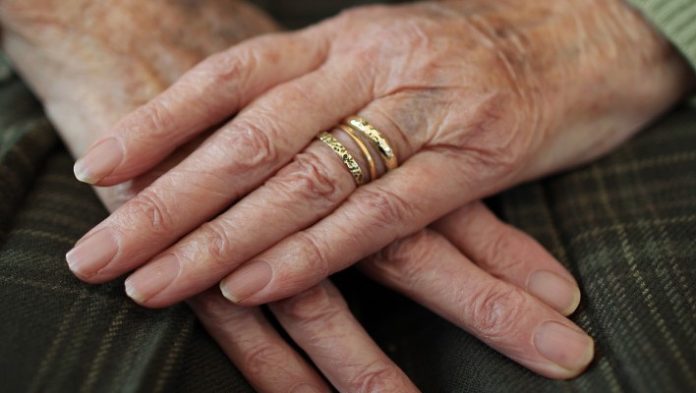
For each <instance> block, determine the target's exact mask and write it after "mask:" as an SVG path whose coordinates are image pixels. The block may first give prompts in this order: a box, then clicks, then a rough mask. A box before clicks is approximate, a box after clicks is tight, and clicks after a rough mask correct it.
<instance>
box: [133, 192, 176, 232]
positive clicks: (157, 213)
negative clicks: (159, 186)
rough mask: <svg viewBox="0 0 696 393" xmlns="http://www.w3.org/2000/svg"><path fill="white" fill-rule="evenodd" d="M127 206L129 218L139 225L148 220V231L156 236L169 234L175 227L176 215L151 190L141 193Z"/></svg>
mask: <svg viewBox="0 0 696 393" xmlns="http://www.w3.org/2000/svg"><path fill="white" fill-rule="evenodd" d="M127 206H128V207H129V210H128V213H127V214H128V216H129V218H130V219H133V218H135V219H134V221H135V222H137V223H139V224H140V223H142V221H141V219H142V218H147V220H145V223H146V224H147V226H148V230H149V231H151V232H152V233H154V234H165V233H169V232H171V231H172V230H173V229H174V227H175V225H174V224H175V220H174V215H173V214H172V212H170V211H169V208H168V207H167V205H166V203H165V202H164V201H163V200H162V199H161V198H160V196H159V195H158V194H157V193H156V192H154V191H152V190H150V189H145V190H143V191H142V192H140V194H138V195H137V196H136V197H135V198H133V199H131V200H130V201H129V202H128V204H127Z"/></svg>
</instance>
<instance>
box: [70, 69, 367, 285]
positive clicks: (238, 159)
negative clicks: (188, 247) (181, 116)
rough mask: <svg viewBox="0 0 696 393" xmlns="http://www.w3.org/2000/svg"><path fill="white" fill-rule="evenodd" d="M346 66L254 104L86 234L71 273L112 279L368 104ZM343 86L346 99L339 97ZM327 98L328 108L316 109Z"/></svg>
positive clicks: (302, 80) (87, 278) (75, 253)
mask: <svg viewBox="0 0 696 393" xmlns="http://www.w3.org/2000/svg"><path fill="white" fill-rule="evenodd" d="M352 68H353V67H329V66H328V65H326V66H324V67H322V68H320V69H319V70H317V71H315V72H314V73H311V74H307V75H305V76H304V77H301V78H299V79H296V80H294V81H292V82H288V83H286V84H283V85H280V86H278V87H276V88H275V89H273V90H271V91H269V92H268V93H267V94H265V95H264V96H262V97H261V98H259V100H257V101H256V102H254V103H252V104H251V106H250V107H248V108H247V109H246V110H245V111H243V112H242V113H240V114H239V115H238V116H237V117H236V118H235V119H234V120H232V121H231V122H230V123H229V124H227V125H226V126H225V127H223V128H221V129H220V130H218V131H217V132H216V133H215V134H213V135H212V136H211V137H210V138H209V139H208V140H207V141H206V142H205V143H204V144H203V145H202V146H201V148H199V149H198V150H197V151H196V152H194V153H193V154H191V155H190V156H189V157H188V158H187V159H186V160H184V161H183V162H182V163H181V164H179V165H178V166H177V167H176V168H174V169H172V170H171V171H170V172H168V173H167V174H166V175H164V176H162V177H160V178H159V179H158V180H157V181H156V182H155V183H153V184H152V185H151V186H150V187H148V188H147V189H145V190H143V191H142V192H141V193H140V194H138V195H137V196H136V197H135V198H133V199H131V200H130V201H129V202H128V203H126V204H125V205H123V206H122V207H121V208H119V209H118V210H117V211H116V212H114V213H113V214H112V215H111V216H110V217H108V218H107V219H106V220H104V221H103V222H102V223H100V224H99V225H97V226H96V227H95V228H94V229H92V230H91V231H90V232H89V233H88V234H87V235H85V237H83V238H82V239H81V240H80V241H79V242H78V243H77V244H76V247H75V248H74V249H73V250H71V251H70V252H69V253H68V255H67V256H66V257H67V260H68V264H69V265H70V268H71V270H72V271H73V272H74V273H75V274H76V275H77V276H78V277H80V278H81V279H83V280H85V281H88V282H93V283H98V282H104V281H108V280H110V279H113V278H115V277H117V276H119V275H121V274H122V273H124V272H126V271H128V270H131V269H133V268H134V267H137V266H139V265H140V264H142V263H144V262H145V261H147V260H148V259H149V258H151V257H152V256H154V255H155V254H156V253H157V252H159V251H160V250H162V249H163V248H165V247H167V246H168V245H169V244H171V242H173V241H174V240H176V239H177V238H179V237H180V236H181V235H183V234H185V233H187V232H189V231H191V230H192V229H194V228H195V227H196V226H198V225H200V223H201V222H203V221H205V220H207V219H210V217H211V216H213V215H214V214H215V213H217V212H219V211H220V209H222V208H224V207H225V206H226V205H228V204H230V203H231V202H232V201H234V200H235V199H237V198H238V197H239V196H241V195H244V194H245V193H247V192H249V191H250V190H252V189H253V188H255V187H257V186H258V185H259V183H260V182H262V181H263V180H264V179H265V178H266V177H267V176H269V175H270V174H271V173H273V172H274V171H276V170H277V169H278V168H279V167H280V166H282V165H283V164H284V163H286V162H287V161H288V160H290V159H291V158H292V156H293V155H294V154H296V153H297V152H298V151H299V150H301V149H302V147H304V146H306V145H307V143H308V142H309V141H310V140H311V139H312V137H313V136H314V135H315V133H316V130H319V129H325V128H328V127H329V126H331V125H332V124H335V123H336V121H337V120H338V119H340V118H341V117H342V116H343V114H345V113H350V112H351V111H353V110H355V109H356V108H359V107H360V106H362V105H364V104H365V103H366V102H367V101H368V100H369V97H368V95H369V89H368V87H367V85H366V84H365V81H364V80H361V77H360V76H359V74H358V73H355V72H352ZM346 86H350V91H351V93H352V94H337V93H338V92H341V91H346V90H347V89H346ZM329 101H330V102H332V105H331V106H330V109H329V110H321V111H319V110H317V108H324V107H325V105H324V104H325V103H326V102H329ZM182 207H185V210H184V209H182ZM158 274H169V275H170V276H172V275H173V276H176V275H178V272H176V271H168V272H158Z"/></svg>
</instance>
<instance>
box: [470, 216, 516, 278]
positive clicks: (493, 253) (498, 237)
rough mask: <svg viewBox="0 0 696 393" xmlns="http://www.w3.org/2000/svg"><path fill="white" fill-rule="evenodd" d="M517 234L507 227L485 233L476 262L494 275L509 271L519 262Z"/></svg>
mask: <svg viewBox="0 0 696 393" xmlns="http://www.w3.org/2000/svg"><path fill="white" fill-rule="evenodd" d="M517 243H518V241H517V236H516V234H515V233H514V232H512V231H511V230H509V228H507V227H503V228H500V229H496V230H495V231H491V233H488V234H487V235H486V241H485V242H484V244H482V247H483V248H482V254H481V256H482V258H480V259H479V260H477V263H478V264H479V265H480V266H481V267H482V268H483V269H484V270H486V271H488V272H490V273H492V274H493V275H494V276H496V277H500V276H502V275H503V274H504V273H509V272H510V271H513V270H515V268H516V267H517V266H518V265H519V264H520V263H521V260H520V258H519V255H520V254H524V253H522V252H520V251H521V250H519V245H518V244H517Z"/></svg>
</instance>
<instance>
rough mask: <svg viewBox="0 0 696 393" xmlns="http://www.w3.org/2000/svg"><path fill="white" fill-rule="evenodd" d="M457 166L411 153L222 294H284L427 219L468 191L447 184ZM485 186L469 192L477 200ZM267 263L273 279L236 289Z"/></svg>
mask: <svg viewBox="0 0 696 393" xmlns="http://www.w3.org/2000/svg"><path fill="white" fill-rule="evenodd" d="M459 165H460V164H456V165H453V163H452V162H450V161H449V160H448V159H447V157H446V156H444V157H443V156H442V155H439V154H438V153H436V152H432V151H425V152H420V153H418V154H416V155H414V156H413V157H412V158H411V159H409V160H408V161H407V162H406V163H404V165H402V166H401V167H400V168H398V169H397V170H395V171H393V173H389V174H387V175H386V176H384V177H382V178H380V179H378V180H377V181H375V182H372V183H370V184H367V185H365V186H362V187H359V188H358V189H357V190H355V192H353V193H352V194H351V195H350V196H349V197H348V198H347V199H346V200H345V202H344V203H343V204H341V206H340V207H338V208H337V209H336V210H334V211H333V212H332V214H330V215H328V216H326V217H325V218H323V219H322V220H320V221H318V222H317V223H316V224H314V225H313V226H311V227H309V228H307V229H304V230H302V231H298V232H297V233H294V234H292V235H290V236H288V237H286V238H285V239H283V240H282V241H280V242H279V243H278V244H276V245H275V246H273V247H272V248H270V249H268V250H266V251H264V252H263V253H261V254H260V255H258V256H255V257H254V258H253V259H252V260H250V261H248V262H246V263H245V264H244V265H243V266H242V267H240V268H239V269H238V270H236V271H234V272H232V273H231V274H230V275H229V276H228V277H226V278H225V279H224V280H222V282H221V284H220V285H221V289H222V292H223V294H224V295H225V296H226V297H227V298H228V299H230V300H232V301H237V302H238V303H239V304H244V305H256V304H263V303H267V302H269V301H273V300H277V299H282V298H284V297H287V296H291V295H293V294H295V293H298V292H300V291H302V290H304V289H306V288H309V287H311V286H313V285H315V284H316V283H318V282H319V281H321V280H322V279H323V278H324V277H326V275H327V274H331V273H334V272H336V271H339V270H342V269H344V268H346V267H348V266H350V265H351V264H353V263H355V262H357V261H359V260H360V259H362V258H364V257H366V256H368V255H370V254H372V253H374V252H376V251H378V250H379V249H381V248H383V247H385V246H386V245H388V244H389V243H391V242H393V241H395V240H397V239H400V238H402V237H404V236H407V235H409V234H411V233H414V232H416V231H417V230H419V229H421V228H423V227H425V226H427V225H428V224H429V223H430V222H432V221H434V220H436V219H437V218H439V217H441V216H443V215H444V214H445V213H446V212H448V211H451V210H453V209H454V208H455V207H456V206H452V204H453V202H454V201H457V200H460V199H461V198H462V194H465V193H463V192H462V191H460V190H464V189H467V187H465V185H464V184H463V183H458V184H457V183H455V184H449V183H450V182H449V179H456V177H455V176H457V175H458V172H461V168H460V167H459ZM432 190H437V192H432ZM482 191H485V188H483V187H481V188H479V189H477V190H472V193H471V195H472V196H473V198H476V199H478V198H477V197H479V196H480V195H477V193H478V192H482ZM263 269H266V270H269V271H270V273H269V274H266V277H268V281H266V282H264V283H262V285H257V286H256V287H255V288H254V289H255V292H253V293H248V294H246V295H247V296H246V297H243V298H242V297H240V296H239V295H237V294H235V284H236V283H240V282H245V281H249V280H252V279H254V278H253V276H254V275H255V274H256V272H258V271H261V270H263Z"/></svg>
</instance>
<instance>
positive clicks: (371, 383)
mask: <svg viewBox="0 0 696 393" xmlns="http://www.w3.org/2000/svg"><path fill="white" fill-rule="evenodd" d="M401 380H402V375H401V373H400V372H399V371H398V370H397V369H396V367H394V366H393V365H391V364H389V363H388V362H386V361H376V362H373V363H372V364H370V365H369V366H367V367H365V368H364V369H362V370H360V371H359V372H358V373H357V375H356V376H355V377H353V378H352V380H351V381H350V386H351V391H354V392H365V393H371V392H395V393H396V392H398V391H399V387H402V386H403V385H402V384H401V383H399V382H400V381H401Z"/></svg>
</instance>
